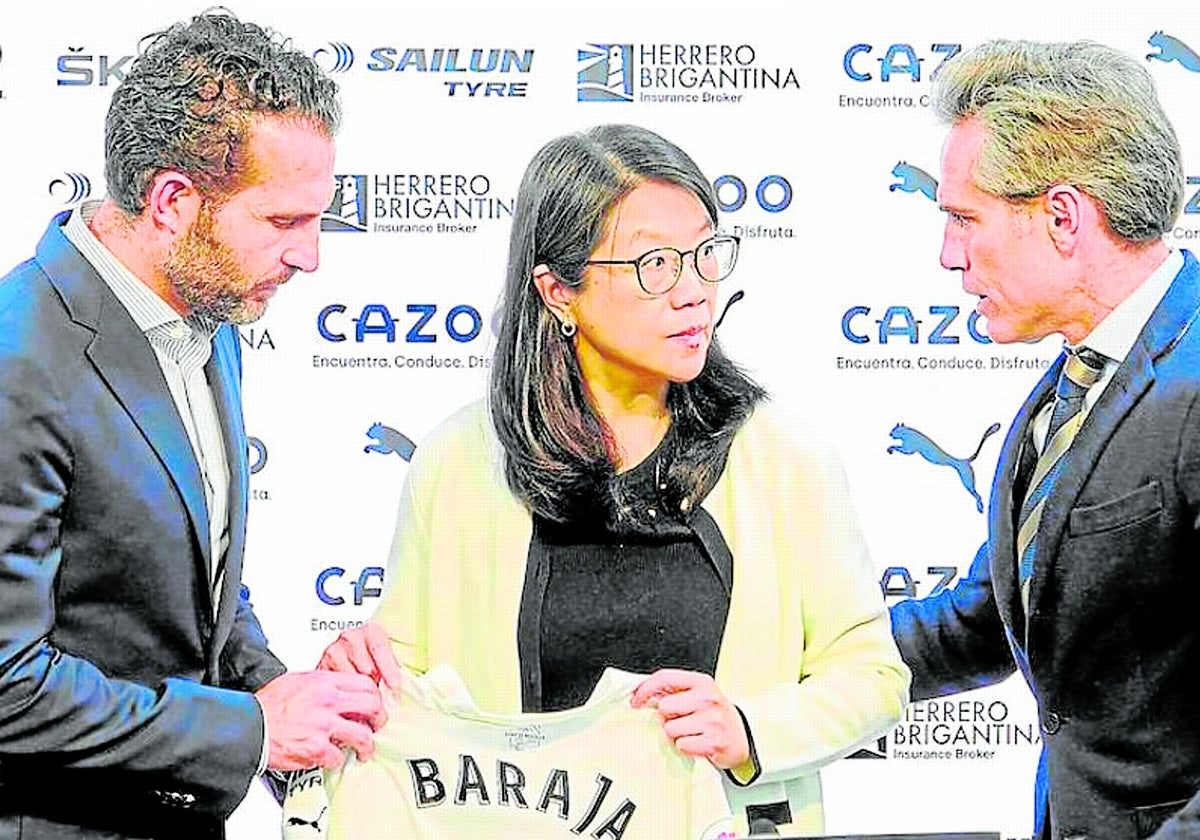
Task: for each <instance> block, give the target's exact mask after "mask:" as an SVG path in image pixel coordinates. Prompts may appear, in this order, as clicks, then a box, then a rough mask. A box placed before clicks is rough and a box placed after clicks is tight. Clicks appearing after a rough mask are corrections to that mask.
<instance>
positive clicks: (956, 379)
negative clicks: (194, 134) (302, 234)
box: [0, 0, 1200, 840]
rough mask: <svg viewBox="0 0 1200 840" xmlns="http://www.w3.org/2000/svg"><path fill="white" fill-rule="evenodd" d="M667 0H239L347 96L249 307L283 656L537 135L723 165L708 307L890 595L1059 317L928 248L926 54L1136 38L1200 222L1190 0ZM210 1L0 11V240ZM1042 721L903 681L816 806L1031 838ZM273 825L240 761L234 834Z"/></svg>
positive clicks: (265, 613) (250, 562)
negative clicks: (555, 0)
mask: <svg viewBox="0 0 1200 840" xmlns="http://www.w3.org/2000/svg"><path fill="white" fill-rule="evenodd" d="M669 5H670V6H671V7H672V8H667V7H665V6H664V7H659V6H656V5H651V4H637V5H634V4H630V3H608V4H585V5H575V6H572V8H571V10H570V13H569V15H568V14H563V13H562V12H553V11H551V10H549V9H546V10H542V9H541V8H540V7H539V6H538V5H536V4H529V3H523V2H513V0H509V2H506V3H504V4H488V3H482V2H479V3H457V4H454V6H453V7H451V6H448V5H445V6H442V7H429V6H418V7H406V6H405V5H404V4H399V3H397V4H391V3H383V2H350V3H345V4H338V5H328V4H326V5H319V6H316V7H313V8H312V9H306V10H305V11H304V12H303V13H300V12H299V11H298V10H297V11H285V10H284V9H283V8H282V7H281V6H280V5H279V4H276V3H274V2H268V0H241V2H234V3H233V4H232V6H233V9H234V11H235V12H237V13H238V14H239V15H240V16H242V17H243V18H247V19H251V20H255V21H258V22H260V23H264V24H267V25H270V26H272V27H274V28H277V29H279V30H281V31H283V32H285V33H286V34H288V35H289V36H291V37H292V38H293V39H294V41H295V43H296V44H297V45H298V46H299V47H301V48H302V49H304V50H305V51H307V52H309V53H310V54H312V55H313V56H315V58H316V60H317V61H318V62H319V63H320V64H321V65H322V66H323V67H324V68H325V69H326V70H327V71H328V72H329V73H330V74H332V75H333V76H334V78H336V80H337V81H338V83H339V84H340V85H341V89H342V92H343V102H344V106H345V121H344V127H343V130H342V133H341V135H340V137H339V138H338V149H339V151H338V164H337V173H338V191H337V194H336V197H335V199H334V201H333V203H332V205H331V206H330V208H329V212H328V216H327V218H326V219H325V220H324V223H323V227H324V229H325V231H326V232H325V233H324V234H323V238H322V243H321V265H320V269H319V270H318V271H317V272H315V273H314V274H312V275H297V276H296V278H295V279H294V281H293V282H292V283H291V284H289V286H288V287H287V288H285V289H283V290H282V291H281V293H280V294H279V296H278V297H277V298H276V300H275V301H274V302H273V303H272V305H271V309H270V312H269V314H268V315H267V316H266V317H265V318H264V319H263V320H261V321H260V322H258V323H256V324H253V325H251V326H247V327H245V328H243V329H242V331H241V334H242V339H243V350H244V357H245V380H246V385H245V392H246V426H247V429H248V430H249V433H250V434H251V435H252V436H253V437H252V438H251V441H250V445H251V460H252V463H253V464H254V474H253V476H252V479H251V486H252V496H253V498H252V501H251V519H250V534H249V544H248V550H247V563H246V580H247V583H248V584H249V585H250V587H251V591H252V593H253V596H254V602H255V606H256V608H257V610H258V613H259V615H260V617H261V618H262V620H263V623H264V625H265V626H266V628H267V631H268V633H269V635H270V636H271V639H272V642H273V645H274V648H275V650H276V651H277V652H278V653H279V654H280V655H281V656H282V657H283V659H284V660H285V661H286V662H287V663H288V665H289V666H290V667H293V668H308V667H311V666H312V665H313V664H314V663H315V661H316V659H317V657H318V655H319V653H320V651H321V650H322V649H323V648H324V646H325V645H326V644H327V643H328V642H329V641H331V640H332V639H333V638H334V637H335V635H336V634H337V633H338V632H339V630H341V629H342V628H345V627H348V626H352V625H355V624H357V623H359V622H361V621H363V620H365V619H367V618H368V617H369V616H370V615H371V612H372V610H373V609H374V607H375V605H376V603H377V602H378V598H379V595H380V592H381V589H382V587H383V586H384V584H385V567H386V556H387V552H388V545H389V541H390V537H391V532H392V525H393V519H394V511H395V508H396V504H397V500H398V498H399V494H400V487H401V482H402V481H403V480H404V475H405V470H406V469H407V463H408V460H409V458H410V457H411V455H412V452H413V450H414V448H415V447H418V446H420V442H421V439H422V437H423V436H424V435H425V434H426V433H427V432H428V431H429V430H430V429H431V428H432V427H433V425H434V424H435V423H436V422H437V421H438V420H439V419H440V418H442V417H443V416H445V415H446V414H448V413H449V412H451V411H452V410H453V409H455V408H457V407H458V406H459V405H461V404H463V403H464V402H467V401H469V400H471V399H474V398H476V397H478V396H480V395H481V394H482V393H483V390H484V387H485V383H486V377H487V374H488V370H489V364H490V358H491V353H492V350H493V346H494V329H493V312H494V301H495V297H496V293H497V290H498V289H499V286H500V282H501V278H502V274H503V269H504V264H505V249H506V238H507V234H508V229H509V225H510V221H511V216H512V211H513V204H514V200H515V195H516V190H517V185H518V182H519V179H520V176H521V172H522V170H523V168H524V165H525V163H526V161H527V160H528V159H529V157H530V156H531V155H532V154H533V152H534V151H535V150H536V149H537V148H538V147H539V146H540V145H541V144H542V143H544V142H545V141H546V140H548V139H550V138H551V137H553V136H556V135H558V134H560V133H563V132H566V131H570V130H575V129H579V128H583V127H586V126H590V125H593V124H596V123H601V122H632V123H639V124H642V125H644V126H647V127H649V128H651V129H654V130H657V131H659V132H661V133H663V134H664V135H666V136H667V137H669V138H671V139H672V140H674V141H676V142H677V143H679V144H680V145H681V146H683V147H684V148H685V149H687V150H688V151H689V152H690V153H691V154H692V155H693V156H694V157H695V158H696V159H697V161H698V162H699V164H700V165H701V167H702V168H703V169H704V170H705V172H706V173H708V174H709V175H710V176H711V177H712V178H713V180H714V183H715V184H716V186H717V189H718V194H719V197H720V200H721V203H722V206H723V209H724V211H725V212H724V214H723V218H722V222H721V225H722V228H723V229H724V230H725V231H726V232H728V233H732V234H736V235H738V236H741V237H742V246H743V247H742V258H741V262H740V264H739V266H738V269H737V271H736V272H735V273H734V274H733V276H732V277H730V278H729V279H728V280H727V281H725V283H724V284H723V286H722V289H721V291H722V303H725V302H728V303H729V304H731V305H730V308H729V311H728V313H727V317H726V318H725V321H724V323H723V324H722V326H721V327H720V336H721V339H722V341H723V342H724V344H725V345H726V347H727V349H728V350H729V352H730V353H731V355H732V356H733V357H734V358H735V359H738V360H740V361H741V362H742V363H744V364H745V365H746V366H747V367H748V368H749V370H750V371H752V372H753V374H754V375H755V376H756V377H757V378H758V379H759V380H760V381H761V382H762V383H764V384H765V385H766V386H767V387H768V388H769V389H770V390H771V392H772V394H773V396H774V398H775V400H776V401H777V402H778V403H779V404H781V405H782V406H783V408H784V409H785V410H788V411H791V412H793V413H801V412H802V413H804V414H807V415H809V416H810V417H811V418H812V419H813V420H815V422H816V424H817V425H818V427H820V428H821V429H823V430H824V432H825V434H826V436H827V438H828V440H829V441H830V443H831V444H832V445H833V446H834V447H836V449H837V450H838V451H839V453H840V455H841V456H842V458H843V459H844V462H845V465H846V469H847V472H848V475H849V480H850V483H851V487H852V491H853V493H854V498H855V503H856V506H857V509H858V513H859V515H860V517H861V520H862V525H863V528H864V529H865V531H866V534H867V538H868V540H869V544H870V547H871V550H872V553H873V556H874V558H875V563H876V566H877V572H878V575H879V580H880V585H881V587H882V589H883V592H884V595H885V597H886V599H887V601H888V602H889V603H892V602H894V601H896V600H897V599H901V598H906V597H911V596H923V595H928V594H930V593H933V592H937V591H939V590H941V589H942V588H944V587H947V586H952V585H953V584H954V582H955V580H956V578H957V576H958V575H960V574H962V573H965V571H966V568H967V566H968V565H969V562H970V559H971V557H972V556H973V554H974V551H975V549H976V547H977V545H978V543H979V542H980V540H981V539H982V538H983V537H984V533H985V526H984V515H983V509H984V505H985V504H986V502H987V495H988V487H989V485H990V481H991V476H992V471H993V469H994V466H995V458H996V455H997V452H998V449H999V446H1000V440H1001V435H1000V434H998V433H999V432H1002V430H1004V429H1005V428H1007V425H1008V423H1009V421H1010V419H1011V417H1012V416H1013V414H1014V413H1015V411H1016V408H1017V406H1018V405H1019V404H1020V402H1021V400H1022V399H1023V397H1024V396H1025V394H1026V393H1027V391H1028V390H1029V388H1030V387H1031V386H1032V385H1033V383H1034V382H1035V381H1036V380H1037V378H1038V377H1039V375H1040V373H1041V371H1042V370H1043V369H1044V368H1045V367H1046V366H1047V365H1048V364H1049V363H1050V361H1051V360H1052V359H1053V358H1054V357H1055V355H1056V354H1057V352H1058V349H1059V348H1058V345H1057V344H1056V342H1054V341H1050V340H1048V341H1044V342H1042V343H1040V344H1035V345H1020V346H1004V347H1001V346H998V345H996V344H993V343H991V342H990V341H989V339H988V338H987V330H986V323H984V322H981V321H980V320H978V319H977V318H976V316H975V314H974V310H973V306H974V300H973V299H972V298H970V297H969V296H967V295H965V294H964V293H963V292H962V290H961V288H960V287H959V281H958V277H957V276H956V275H955V274H953V273H950V272H947V271H945V270H944V269H942V268H941V267H940V266H939V265H938V250H939V246H940V235H941V226H942V222H943V218H942V214H941V213H940V212H939V211H938V208H937V205H936V203H935V201H934V194H935V190H936V177H937V172H938V160H939V150H940V144H941V139H942V136H943V134H944V129H943V128H942V127H940V126H938V125H937V124H936V123H935V121H934V119H933V117H932V116H931V114H930V112H929V109H928V93H929V82H930V78H931V77H932V76H934V75H935V74H936V73H937V71H938V68H939V67H940V66H941V64H942V63H943V62H944V61H946V60H947V59H949V58H950V57H952V56H953V55H955V54H956V53H957V52H959V51H960V50H962V49H964V48H968V47H970V46H972V45H974V44H976V43H979V42H980V41H982V40H985V39H987V38H990V37H1029V38H1037V39H1075V38H1090V39H1093V40H1097V41H1102V42H1106V43H1109V44H1112V45H1114V46H1116V47H1119V48H1121V49H1124V50H1126V51H1128V52H1130V53H1132V54H1135V55H1137V56H1138V57H1139V58H1144V60H1145V64H1146V67H1147V68H1148V69H1149V71H1150V72H1151V73H1152V74H1153V76H1154V78H1155V79H1156V81H1157V83H1158V85H1159V90H1160V94H1161V96H1162V98H1163V100H1164V101H1165V104H1166V107H1167V110H1168V112H1169V113H1170V114H1171V115H1172V116H1173V118H1174V120H1175V123H1176V127H1177V129H1178V131H1179V133H1180V137H1181V139H1182V142H1183V145H1184V154H1185V161H1192V162H1193V163H1192V164H1191V166H1192V168H1191V169H1190V170H1189V172H1190V173H1192V174H1191V176H1190V177H1189V178H1188V190H1189V195H1188V196H1186V210H1185V212H1184V213H1183V214H1182V215H1181V217H1180V219H1179V222H1178V226H1177V227H1176V228H1175V229H1174V230H1173V231H1172V232H1171V233H1170V234H1169V236H1168V238H1169V240H1170V244H1171V245H1173V246H1176V247H1187V246H1189V245H1192V244H1193V241H1195V240H1200V113H1198V112H1197V110H1196V108H1195V103H1196V102H1197V97H1198V96H1200V55H1198V54H1197V50H1200V23H1198V22H1197V20H1196V17H1195V15H1194V12H1189V11H1188V10H1187V9H1186V8H1185V7H1184V6H1183V5H1182V4H1181V5H1179V6H1177V7H1171V6H1153V7H1147V8H1142V9H1137V10H1134V9H1132V8H1123V9H1121V8H1112V9H1104V8H1095V7H1088V8H1087V9H1086V11H1084V7H1083V6H1082V4H1074V5H1072V4H1068V5H1066V6H1062V5H1048V6H1041V7H1040V8H1038V9H1037V13H1036V15H1033V14H1028V13H1026V12H1025V11H1023V10H1022V9H1020V8H1017V9H1014V8H1012V7H1011V6H1010V7H1004V8H1001V7H998V6H997V7H995V8H973V9H972V10H971V12H970V14H962V13H961V10H962V8H963V7H961V6H957V5H956V6H948V7H947V8H946V9H945V10H941V9H938V8H936V7H934V6H913V5H912V4H896V5H883V4H879V5H878V6H875V7H871V6H859V5H856V6H854V7H853V8H851V7H846V6H834V5H828V4H822V5H819V6H816V7H814V8H806V7H799V6H796V7H793V6H791V5H790V4H785V3H783V2H782V1H781V0H780V1H779V2H769V3H744V4H737V5H736V6H724V5H722V6H717V5H715V4H713V5H707V6H701V5H699V4H695V5H693V6H691V7H686V8H685V7H675V4H669ZM201 7H202V6H201V4H193V3H184V2H179V0H158V2H154V3H150V2H144V3H120V2H117V3H109V4H96V3H91V2H82V0H77V1H76V2H54V3H51V4H46V5H39V6H32V5H31V6H28V7H24V8H17V9H13V8H6V10H5V11H4V12H3V13H0V21H2V22H3V25H2V26H0V127H2V128H3V136H4V148H5V156H4V160H3V162H0V169H2V172H3V184H4V191H5V194H6V196H7V199H6V201H5V203H4V209H3V210H2V211H0V212H2V213H3V229H4V231H5V236H4V240H3V243H0V262H2V263H3V264H4V267H5V268H7V267H8V266H10V265H12V264H15V263H16V262H17V261H19V260H21V259H24V258H26V257H27V256H28V255H29V254H30V253H31V251H32V248H33V245H34V243H35V242H36V239H37V237H38V236H40V234H41V231H42V229H43V227H44V225H45V224H46V221H47V219H48V217H49V216H50V215H51V214H53V213H56V212H58V211H61V210H63V209H66V208H69V207H72V206H75V205H77V204H78V203H79V202H81V201H83V200H86V199H89V198H90V199H94V198H99V197H101V196H102V195H103V193H104V183H103V143H102V125H103V120H104V112H105V109H106V107H107V103H108V99H109V95H110V93H111V91H112V89H113V87H114V86H115V85H117V84H118V83H119V82H120V80H121V79H122V77H123V75H124V73H125V71H126V70H127V68H128V66H129V63H130V61H131V56H132V55H134V54H135V52H136V50H137V42H138V38H139V37H140V36H141V35H143V34H145V33H147V32H150V31H153V30H155V29H158V28H160V27H161V26H163V25H166V24H168V23H170V22H172V21H174V20H176V19H178V18H180V17H183V16H187V15H190V14H192V13H194V12H196V11H199V10H200V8H201ZM951 10H952V11H953V12H959V13H958V14H954V13H951V14H946V13H945V12H946V11H951ZM547 12H549V13H550V14H552V15H554V16H553V17H549V18H547V17H545V16H544V15H545V14H546V13H547ZM539 13H540V14H542V15H543V16H542V17H540V18H539V17H536V16H535V15H537V14H539ZM134 21H136V23H134ZM1191 193H1195V194H1194V195H1193V194H1191ZM796 725H797V726H804V725H805V722H804V721H802V720H798V721H796ZM1039 747H1040V739H1039V734H1038V731H1037V726H1036V723H1035V717H1034V711H1033V705H1032V701H1031V699H1030V697H1029V694H1028V692H1027V690H1026V689H1025V686H1024V685H1023V683H1021V682H1019V680H1016V679H1013V680H1009V681H1008V682H1007V683H1005V684H1003V685H1001V686H998V687H995V688H992V689H989V690H985V691H979V692H974V693H971V694H964V695H960V696H958V697H954V698H952V699H946V700H944V701H941V702H936V703H927V704H918V705H915V706H913V707H912V708H911V709H910V710H909V711H908V713H907V716H906V718H905V720H904V721H903V722H902V723H901V724H900V725H898V726H897V727H896V728H895V729H894V730H892V731H891V732H889V733H888V734H887V735H886V736H885V737H883V738H881V739H880V740H879V741H878V743H876V744H873V745H871V746H870V748H869V749H865V750H863V751H862V752H861V753H859V755H858V756H855V757H854V758H852V759H848V760H845V761H842V762H840V763H838V764H837V765H835V766H833V767H831V768H829V769H828V770H827V771H825V773H824V778H825V790H826V801H827V811H828V829H829V831H830V833H843V832H856V831H873V832H883V831H936V830H943V831H967V830H989V831H998V832H1000V834H1001V836H1002V837H1004V838H1024V837H1028V836H1029V833H1030V825H1031V810H1032V809H1031V805H1030V789H1031V782H1032V777H1033V772H1034V767H1035V764H1036V759H1037V754H1038V750H1039ZM277 824H278V812H277V810H276V809H275V807H274V804H273V803H272V802H270V800H269V798H268V797H267V795H266V794H265V792H263V791H261V790H259V789H258V788H257V786H256V788H255V789H253V790H252V791H251V793H250V795H249V797H248V798H247V800H246V802H245V804H244V805H243V806H242V807H241V808H240V809H239V810H238V811H237V812H236V813H235V815H234V817H233V820H232V823H231V836H232V837H233V838H235V839H236V840H250V838H262V837H268V836H272V834H273V833H274V832H275V831H277V828H276V826H277Z"/></svg>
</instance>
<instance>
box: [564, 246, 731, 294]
mask: <svg viewBox="0 0 1200 840" xmlns="http://www.w3.org/2000/svg"><path fill="white" fill-rule="evenodd" d="M740 242H741V240H740V239H738V237H736V236H725V235H720V236H714V237H712V238H711V239H706V240H704V241H703V242H701V243H700V244H699V245H697V246H696V247H695V248H693V249H692V250H690V251H680V250H679V249H678V248H655V249H654V250H653V251H647V252H646V253H644V254H642V255H641V256H640V257H638V258H637V259H636V260H588V261H587V263H586V264H587V265H631V266H633V267H634V269H635V270H636V271H637V279H638V285H639V286H641V287H642V291H644V292H645V293H646V294H648V295H655V296H657V295H665V294H666V293H667V292H669V291H671V289H674V288H675V284H676V283H678V282H679V275H681V274H682V273H683V261H684V258H686V257H691V258H692V268H693V269H695V271H696V274H697V276H699V278H700V279H701V280H704V281H705V282H707V283H719V282H720V281H722V280H724V279H725V278H726V277H728V276H729V275H730V274H731V273H732V272H733V267H734V266H735V265H736V264H737V255H738V245H739V243H740Z"/></svg>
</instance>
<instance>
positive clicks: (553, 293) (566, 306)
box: [533, 263, 576, 324]
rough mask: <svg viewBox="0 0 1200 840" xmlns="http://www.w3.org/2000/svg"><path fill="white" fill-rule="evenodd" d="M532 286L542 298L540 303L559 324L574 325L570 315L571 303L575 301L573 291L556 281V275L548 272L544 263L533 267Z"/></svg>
mask: <svg viewBox="0 0 1200 840" xmlns="http://www.w3.org/2000/svg"><path fill="white" fill-rule="evenodd" d="M533 285H534V286H535V287H536V288H537V290H538V295H540V296H541V298H542V303H544V304H546V308H547V309H549V310H550V312H551V314H553V315H554V317H555V318H557V319H558V322H559V323H560V324H563V323H568V322H569V323H574V321H575V319H574V317H573V316H572V315H571V302H572V301H573V300H574V299H575V294H576V292H575V289H574V287H572V286H568V285H567V284H566V283H564V282H563V281H561V280H559V279H558V275H557V274H555V273H554V272H553V271H551V270H550V266H548V265H546V264H545V263H538V264H537V265H535V266H534V267H533Z"/></svg>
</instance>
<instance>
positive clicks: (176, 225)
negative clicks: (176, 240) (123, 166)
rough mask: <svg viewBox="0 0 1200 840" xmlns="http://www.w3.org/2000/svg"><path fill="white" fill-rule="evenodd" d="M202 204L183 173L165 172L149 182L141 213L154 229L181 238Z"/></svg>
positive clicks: (194, 186) (194, 188) (190, 180)
mask: <svg viewBox="0 0 1200 840" xmlns="http://www.w3.org/2000/svg"><path fill="white" fill-rule="evenodd" d="M203 201H204V197H203V196H202V195H201V194H200V190H199V189H198V188H197V187H196V185H195V183H193V182H192V179H191V178H189V177H188V176H187V175H184V174H183V173H182V172H177V171H175V170H173V169H164V170H163V171H162V172H159V173H158V174H157V175H155V176H154V178H153V179H152V180H151V181H150V188H149V191H148V194H147V201H146V209H145V211H143V212H145V213H146V214H147V215H148V216H149V218H150V220H151V221H152V222H153V223H154V226H155V227H156V228H158V229H161V230H163V231H165V232H167V233H171V234H180V233H182V232H183V231H185V230H187V229H188V228H189V227H191V224H192V222H194V221H195V220H196V216H197V215H198V214H199V213H200V205H201V204H202V203H203Z"/></svg>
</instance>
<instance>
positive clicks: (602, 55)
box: [577, 44, 633, 102]
mask: <svg viewBox="0 0 1200 840" xmlns="http://www.w3.org/2000/svg"><path fill="white" fill-rule="evenodd" d="M579 64H580V68H579V77H578V88H577V97H578V101H579V102H632V101H633V44H588V45H587V46H586V47H584V48H582V49H581V50H579Z"/></svg>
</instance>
